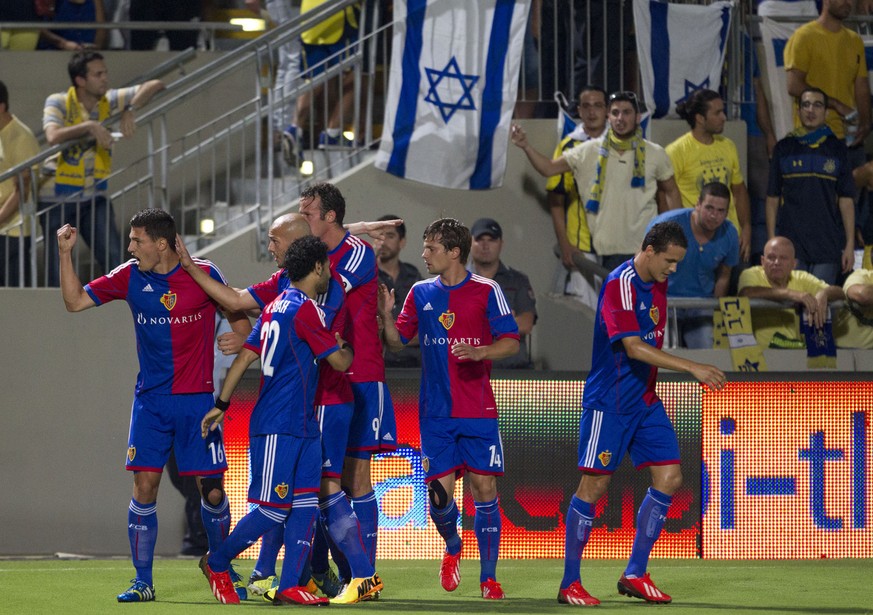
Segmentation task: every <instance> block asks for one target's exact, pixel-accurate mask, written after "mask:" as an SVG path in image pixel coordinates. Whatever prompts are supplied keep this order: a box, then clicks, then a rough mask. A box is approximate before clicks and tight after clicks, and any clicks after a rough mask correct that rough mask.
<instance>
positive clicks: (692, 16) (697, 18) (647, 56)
mask: <svg viewBox="0 0 873 615" xmlns="http://www.w3.org/2000/svg"><path fill="white" fill-rule="evenodd" d="M733 6H734V3H733V2H724V1H722V2H713V3H712V4H709V5H706V6H701V5H696V4H670V3H667V2H656V1H655V0H634V23H635V28H636V38H637V57H639V59H640V72H641V74H642V85H643V99H644V100H645V101H646V107H647V108H648V110H649V112H650V113H651V114H652V117H653V118H654V119H658V118H662V117H677V115H676V105H677V103H680V102H684V101H685V100H686V99H687V98H688V97H689V96H690V95H691V94H693V93H694V92H695V91H697V90H704V89H706V90H718V88H719V82H720V80H721V70H722V66H723V65H724V54H725V51H726V49H727V41H728V33H729V32H730V24H731V12H732V9H733Z"/></svg>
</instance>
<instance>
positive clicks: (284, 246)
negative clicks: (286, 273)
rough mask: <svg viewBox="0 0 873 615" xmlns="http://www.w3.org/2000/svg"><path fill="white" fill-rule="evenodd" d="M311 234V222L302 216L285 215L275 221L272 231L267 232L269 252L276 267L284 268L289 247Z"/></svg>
mask: <svg viewBox="0 0 873 615" xmlns="http://www.w3.org/2000/svg"><path fill="white" fill-rule="evenodd" d="M311 234H312V231H310V230H309V222H307V221H306V218H305V217H304V216H303V215H301V214H298V213H290V214H285V215H282V216H279V217H278V218H276V219H275V220H273V224H272V225H270V230H269V231H268V232H267V240H268V241H267V251H268V252H269V253H270V255H271V256H272V257H273V260H274V261H276V266H277V267H279V268H281V267H282V263H283V261H284V260H285V252H286V251H287V250H288V246H290V245H291V244H292V243H294V242H295V241H297V240H298V239H300V238H301V237H306V236H307V235H311Z"/></svg>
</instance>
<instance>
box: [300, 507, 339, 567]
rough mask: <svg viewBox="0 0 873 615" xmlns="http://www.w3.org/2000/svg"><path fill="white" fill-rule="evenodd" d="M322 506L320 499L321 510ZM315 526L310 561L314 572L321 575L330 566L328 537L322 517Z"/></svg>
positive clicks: (318, 518) (319, 517)
mask: <svg viewBox="0 0 873 615" xmlns="http://www.w3.org/2000/svg"><path fill="white" fill-rule="evenodd" d="M341 493H342V492H341ZM342 496H343V497H345V496H346V494H345V493H342ZM321 504H322V501H321V499H319V501H318V507H319V508H321ZM315 526H316V527H315V536H313V538H312V555H311V556H310V558H309V561H310V563H311V565H312V571H313V572H317V573H319V574H321V573H324V572H327V569H328V567H329V566H330V564H329V563H328V561H327V550H328V546H329V545H328V542H327V535H326V531H325V529H324V522H323V520H322V518H321V516H320V515H319V516H318V517H317V518H316V519H315Z"/></svg>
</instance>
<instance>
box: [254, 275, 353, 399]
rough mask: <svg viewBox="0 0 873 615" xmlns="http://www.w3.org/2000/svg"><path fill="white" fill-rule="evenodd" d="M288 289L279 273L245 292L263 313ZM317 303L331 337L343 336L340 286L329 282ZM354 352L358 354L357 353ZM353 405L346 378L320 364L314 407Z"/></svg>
mask: <svg viewBox="0 0 873 615" xmlns="http://www.w3.org/2000/svg"><path fill="white" fill-rule="evenodd" d="M289 288H291V280H289V279H288V276H287V275H285V270H284V269H280V270H278V271H277V272H276V273H274V274H273V275H271V276H270V278H269V279H267V280H264V281H263V282H259V283H257V284H253V285H252V286H249V287H248V289H247V290H248V291H249V293H250V294H251V295H252V297H253V298H254V300H255V301H257V303H258V305H260V306H261V309H262V310H263V309H264V307H265V306H266V305H267V304H268V303H270V302H271V301H273V300H274V299H276V297H278V296H279V295H280V294H281V293H282V292H283V291H285V290H287V289H289ZM316 303H318V307H320V308H321V311H322V312H323V313H324V322H325V325H327V328H328V329H329V330H330V331H331V333H339V334H340V335H344V333H345V329H346V326H347V321H348V311H347V310H346V307H345V292H344V291H343V287H342V286H341V284H340V282H338V281H337V280H335V279H333V278H331V280H330V285H329V286H328V288H327V292H326V293H325V294H323V295H319V296H318V297H316ZM343 339H345V337H343ZM347 341H348V340H347ZM353 347H354V346H353ZM355 350H356V352H357V349H355ZM353 401H354V395H353V394H352V387H351V385H350V384H349V381H348V378H346V376H345V374H343V373H342V372H338V371H337V370H335V369H333V368H332V367H331V366H330V365H328V364H327V363H324V362H322V363H321V364H320V371H319V376H318V389H317V391H316V394H315V404H316V405H319V406H321V405H325V406H330V405H334V404H346V403H351V402H353Z"/></svg>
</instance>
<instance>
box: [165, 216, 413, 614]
mask: <svg viewBox="0 0 873 615" xmlns="http://www.w3.org/2000/svg"><path fill="white" fill-rule="evenodd" d="M396 222H397V221H393V220H392V221H388V222H387V225H389V226H393V225H394V224H396ZM384 226H385V223H381V222H380V223H368V222H357V223H354V224H351V225H350V227H351V230H352V231H355V232H365V231H366V232H378V230H379V228H382V227H384ZM310 234H311V233H310V229H309V223H308V222H306V219H305V218H304V217H303V216H302V215H301V214H298V213H289V214H284V215H282V216H279V217H278V218H276V220H275V221H274V222H273V224H272V225H271V226H270V229H269V231H268V233H267V237H268V243H267V250H268V251H269V253H270V254H271V255H272V256H273V259H274V260H275V261H276V264H277V265H278V267H279V269H278V270H277V271H276V272H275V273H274V274H273V275H272V276H270V278H269V279H267V280H265V281H263V282H259V283H257V284H253V285H252V286H249V287H248V288H245V289H236V288H231V287H229V286H225V285H223V284H218V283H216V282H215V281H214V280H213V279H212V278H210V277H209V276H207V275H204V274H203V272H202V271H201V270H200V269H199V268H198V267H196V266H195V264H194V261H193V260H192V259H191V257H190V256H189V254H188V251H187V250H186V249H185V246H184V244H183V243H182V241H181V239H179V240H178V241H177V244H176V247H177V250H178V251H179V254H180V256H181V258H182V267H184V268H185V269H186V270H187V271H188V272H189V273H190V274H191V276H192V277H193V278H194V280H195V281H196V282H197V283H198V284H200V285H201V286H202V288H203V289H204V290H205V291H206V292H207V293H208V294H209V295H210V296H211V297H212V298H213V299H215V300H216V301H218V302H219V303H220V304H221V305H223V306H224V307H225V308H227V309H231V310H239V311H242V310H253V309H263V308H264V307H265V306H266V305H267V304H269V303H270V302H271V301H273V300H274V299H276V297H278V296H279V294H280V293H282V292H283V291H284V290H286V289H287V288H289V286H290V280H289V278H288V276H287V275H286V274H285V269H284V266H283V265H284V261H285V255H286V252H287V250H288V247H289V246H290V245H291V244H292V243H293V242H294V241H296V240H297V239H299V238H301V237H305V236H308V235H310ZM344 301H345V292H344V291H343V287H342V284H341V283H340V282H339V281H337V279H336V278H335V277H331V280H330V282H329V285H328V290H327V292H325V293H323V294H321V295H319V297H318V299H317V302H318V304H319V307H320V308H321V309H322V311H323V312H324V315H325V325H326V326H327V327H328V329H330V330H331V331H333V332H335V333H342V332H343V331H344V329H345V327H346V319H347V314H346V309H345V307H344ZM232 343H233V342H232V341H229V342H227V344H232ZM240 349H241V346H233V347H230V346H228V347H227V348H226V351H227V352H231V353H234V354H235V353H237V352H239V351H240ZM315 403H316V409H317V416H318V419H319V424H320V426H321V428H322V434H323V435H322V454H323V468H322V481H321V491H320V493H319V508H320V509H321V513H322V521H323V526H324V528H325V531H326V532H327V534H328V535H329V536H330V537H331V540H332V541H333V543H334V545H335V546H336V547H337V548H336V549H334V559H335V560H336V561H337V563H338V564H339V565H340V568H341V569H342V572H343V577H344V579H345V580H346V581H351V580H352V579H358V580H359V582H358V583H357V584H355V583H350V584H349V585H350V586H352V587H353V589H354V591H351V590H350V593H348V595H346V596H343V597H340V598H339V600H338V601H339V602H342V601H343V600H345V599H349V600H351V599H352V598H353V597H358V593H357V586H358V585H361V584H367V585H375V584H368V583H366V580H367V579H371V578H372V577H373V575H375V569H374V567H373V565H372V563H371V562H370V561H369V558H368V557H366V554H364V557H361V555H362V554H363V551H364V546H363V543H362V539H361V532H360V526H359V524H358V520H357V517H356V515H355V513H354V511H353V510H352V508H351V505H350V504H349V502H348V500H347V499H346V498H345V497H344V494H343V490H342V487H341V485H340V477H341V474H342V470H343V459H344V457H345V452H346V447H347V444H348V437H349V427H350V424H351V419H352V413H353V410H354V396H353V393H352V389H351V385H350V384H349V382H348V379H347V378H346V376H345V374H343V373H341V372H337V371H336V370H334V369H332V368H331V367H330V366H329V365H328V364H327V363H322V364H321V368H320V372H319V380H318V388H317V390H316V394H315ZM316 538H317V540H316V543H315V545H313V562H312V570H311V573H312V574H311V576H312V579H313V581H314V582H315V583H316V585H317V586H318V588H319V589H320V590H321V591H322V593H324V594H325V595H326V596H328V597H330V598H334V597H336V596H337V594H338V593H339V592H340V590H341V589H342V583H341V582H340V580H339V579H337V577H336V575H335V574H334V573H333V571H332V570H331V569H330V566H329V564H328V560H327V549H326V548H325V549H324V550H323V553H320V556H321V557H320V558H316V552H315V551H316V545H317V544H318V542H319V540H321V541H323V540H324V539H323V533H319V534H317V535H316ZM282 542H283V531H282V528H281V527H277V528H275V529H274V530H272V531H270V532H268V533H267V534H265V535H264V536H263V540H262V546H261V552H260V555H259V556H258V561H257V562H256V564H255V568H254V570H253V572H252V576H251V578H250V579H249V584H248V588H249V590H250V591H251V592H252V593H253V594H257V595H265V597H266V598H267V599H269V598H270V597H271V596H272V595H273V594H274V592H272V591H270V590H272V589H275V588H276V587H277V586H278V580H277V579H276V559H277V557H278V555H279V550H280V549H281V547H282ZM306 580H308V579H306ZM301 581H303V580H301ZM366 597H368V596H366Z"/></svg>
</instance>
